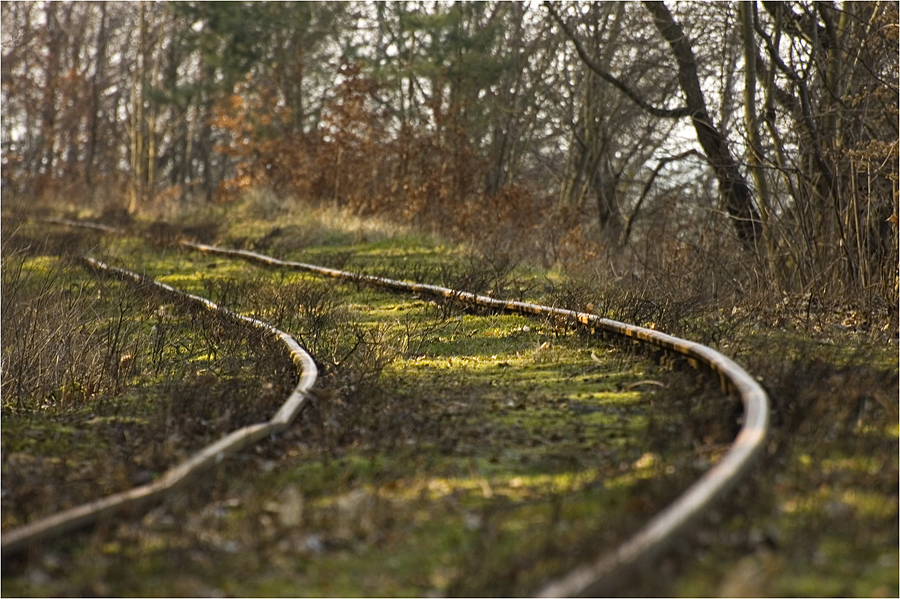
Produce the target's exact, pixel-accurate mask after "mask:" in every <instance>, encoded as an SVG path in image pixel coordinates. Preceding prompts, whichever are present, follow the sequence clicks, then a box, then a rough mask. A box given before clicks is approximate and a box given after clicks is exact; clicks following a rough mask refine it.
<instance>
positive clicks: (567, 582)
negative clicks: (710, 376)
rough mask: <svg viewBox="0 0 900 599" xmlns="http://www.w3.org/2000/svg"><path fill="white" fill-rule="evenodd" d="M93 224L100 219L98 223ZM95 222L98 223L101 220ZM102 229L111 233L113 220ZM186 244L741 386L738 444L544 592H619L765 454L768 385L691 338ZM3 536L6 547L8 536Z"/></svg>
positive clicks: (73, 223)
mask: <svg viewBox="0 0 900 599" xmlns="http://www.w3.org/2000/svg"><path fill="white" fill-rule="evenodd" d="M52 222H54V223H56V224H63V225H69V226H82V224H81V223H78V222H76V221H62V220H58V219H57V220H54V221H52ZM91 224H92V225H93V223H91ZM92 228H95V229H98V228H99V227H98V226H93V227H92ZM101 230H106V231H109V232H113V231H115V232H119V231H117V230H113V231H110V228H109V227H104V228H103V229H101ZM179 243H180V245H181V246H183V247H185V248H188V249H192V250H196V251H200V252H205V253H210V254H217V255H222V256H229V257H234V258H242V259H245V260H249V261H252V262H256V263H260V264H265V265H269V266H275V267H279V268H289V269H293V270H299V271H304V272H309V273H314V274H318V275H322V276H328V277H333V278H340V279H344V280H348V281H352V282H356V283H360V284H365V285H371V286H376V287H381V288H385V289H390V290H394V291H398V292H408V293H418V294H423V295H429V296H433V297H437V298H445V299H452V300H454V301H459V302H461V303H463V304H467V305H471V306H477V307H480V308H484V309H489V310H495V311H506V312H516V313H520V314H526V315H536V316H550V317H554V318H558V319H563V320H564V321H565V322H567V323H570V324H572V325H575V326H583V327H588V328H591V329H595V330H597V331H601V332H603V333H606V334H610V335H613V336H619V337H622V338H626V339H631V340H634V342H636V343H646V344H649V345H652V346H655V347H658V348H660V349H662V350H664V351H666V352H668V353H671V354H675V355H678V356H682V357H684V358H687V360H688V361H689V362H690V363H692V364H694V365H703V366H705V367H707V368H709V369H711V370H712V371H713V372H715V373H717V374H718V375H719V378H720V381H721V382H722V385H723V387H724V388H726V389H727V390H730V391H733V392H736V393H737V394H738V395H739V396H740V398H741V401H742V403H743V407H744V417H743V422H742V424H741V429H740V431H739V433H738V435H737V437H736V438H735V440H734V442H733V443H732V446H731V448H730V449H729V450H728V452H727V453H726V454H725V455H724V456H723V457H722V459H721V460H720V461H719V462H718V463H717V464H716V465H715V466H713V467H712V468H710V470H708V471H707V472H706V473H705V474H704V475H703V476H701V477H700V479H699V480H698V481H697V482H695V483H694V484H693V485H692V486H691V487H689V488H688V489H687V490H686V491H685V492H684V493H683V494H682V495H681V496H679V497H678V498H677V499H676V500H675V501H674V502H673V503H671V504H670V505H669V506H667V507H666V508H665V509H663V510H662V511H661V512H659V513H658V514H656V515H655V516H654V517H653V518H651V519H650V521H649V522H648V523H647V524H646V525H645V526H644V527H643V528H642V529H641V530H640V531H638V532H637V533H636V534H635V535H634V536H632V537H631V538H630V539H628V540H627V541H626V542H625V543H624V544H622V545H620V546H619V547H618V548H616V549H615V550H614V551H612V552H611V553H608V554H606V555H603V556H601V557H600V559H598V560H595V561H594V562H592V563H589V564H585V565H583V566H580V567H578V568H576V569H575V570H572V571H570V572H569V573H567V574H566V575H564V576H562V577H560V578H558V579H557V580H553V581H551V582H550V583H548V584H547V585H545V586H544V587H543V588H541V589H539V590H538V592H537V595H538V596H541V597H568V596H576V595H604V594H610V593H612V592H615V590H616V589H618V588H619V587H620V585H621V584H622V583H623V582H625V581H627V579H628V577H629V576H630V575H631V574H632V573H633V572H635V571H636V570H637V569H638V568H640V567H641V566H643V565H645V564H648V563H650V562H651V561H652V560H653V558H654V557H656V556H658V555H659V554H660V553H662V552H663V551H665V550H666V549H667V548H668V547H670V546H671V544H672V543H673V542H674V540H675V539H676V538H677V536H678V535H679V533H681V532H682V531H684V530H685V528H686V527H687V526H688V525H689V524H691V523H692V522H694V521H696V520H697V519H699V518H700V517H701V516H702V515H703V513H704V511H705V510H706V509H707V508H709V507H710V506H711V504H713V503H714V502H715V501H716V500H717V499H720V498H721V497H722V496H723V495H724V494H725V493H727V492H728V491H729V490H730V489H731V488H732V487H733V486H734V485H735V484H737V482H738V481H740V480H741V479H742V477H743V476H745V475H746V474H747V473H748V471H749V469H750V468H751V466H752V465H753V464H754V462H755V460H756V459H757V458H758V457H759V456H760V455H761V453H762V451H763V448H764V446H765V440H766V436H767V434H768V429H769V402H768V397H767V396H766V393H765V391H764V390H763V388H762V387H761V386H760V385H759V383H757V382H756V380H754V379H753V377H752V376H750V375H749V374H748V373H747V372H746V371H744V370H743V369H742V368H741V367H740V366H738V365H737V364H736V363H735V362H734V361H732V360H731V359H730V358H728V357H726V356H724V355H722V354H721V353H719V352H717V351H715V350H714V349H711V348H709V347H706V346H704V345H701V344H699V343H695V342H692V341H687V340H685V339H680V338H678V337H673V336H671V335H667V334H665V333H661V332H659V331H654V330H651V329H647V328H644V327H638V326H634V325H629V324H625V323H622V322H618V321H615V320H610V319H608V318H601V317H599V316H597V315H594V314H590V313H586V312H577V311H573V310H565V309H561V308H553V307H550V306H543V305H540V304H533V303H528V302H520V301H506V300H501V299H495V298H492V297H488V296H484V295H478V294H475V293H471V292H467V291H457V290H453V289H448V288H446V287H439V286H436V285H427V284H421V283H410V282H406V281H396V280H393V279H388V278H385V277H377V276H373V275H365V274H360V273H350V272H345V271H341V270H336V269H332V268H326V267H322V266H316V265H313V264H306V263H303V262H291V261H285V260H279V259H277V258H273V257H271V256H266V255H263V254H258V253H256V252H251V251H247V250H237V249H227V248H220V247H216V246H211V245H206V244H201V243H195V242H190V241H181V242H179ZM6 536H7V535H4V543H3V545H4V552H5V550H6V549H5V547H6V539H5V537H6Z"/></svg>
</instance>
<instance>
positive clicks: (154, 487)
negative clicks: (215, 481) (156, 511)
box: [0, 258, 318, 557]
mask: <svg viewBox="0 0 900 599" xmlns="http://www.w3.org/2000/svg"><path fill="white" fill-rule="evenodd" d="M82 262H83V264H84V265H85V266H86V267H87V268H89V269H91V270H93V271H95V272H97V273H100V274H105V275H108V276H113V277H116V278H119V279H122V280H124V281H128V282H131V283H134V284H137V285H139V286H143V287H152V288H155V289H159V290H162V291H164V292H165V293H168V294H170V295H175V296H177V297H179V298H182V299H186V300H188V301H190V302H192V303H194V304H198V305H200V306H201V307H203V308H205V309H207V310H213V311H216V312H218V313H220V314H222V315H224V316H226V317H228V318H231V319H233V320H235V321H238V322H240V323H243V324H245V325H247V326H251V327H255V328H259V329H262V330H263V331H265V332H267V333H269V334H271V335H273V336H275V337H276V338H278V339H279V340H280V341H281V342H282V343H283V344H284V345H285V346H286V347H287V349H288V352H289V354H290V356H291V360H292V361H293V362H294V364H295V365H296V366H297V367H298V369H299V371H300V380H299V382H298V383H297V386H296V387H294V390H293V391H292V392H291V394H290V395H289V396H288V398H287V399H286V400H285V402H284V403H283V404H282V405H281V407H280V408H279V409H278V411H277V412H276V413H275V415H274V416H273V417H272V418H271V419H270V420H268V421H267V422H262V423H257V424H251V425H249V426H245V427H243V428H239V429H237V430H235V431H232V432H230V433H228V434H227V435H225V436H224V437H222V438H221V439H219V440H218V441H215V442H214V443H211V444H210V445H207V446H206V447H204V448H203V449H201V450H200V451H198V452H197V453H195V454H194V455H193V456H191V457H190V458H188V459H187V460H185V461H184V462H182V463H181V464H178V465H177V466H174V467H172V468H170V469H169V470H167V471H166V472H165V473H163V474H162V476H160V477H159V478H158V479H156V480H155V481H154V482H152V483H149V484H146V485H143V486H140V487H135V488H133V489H130V490H128V491H123V492H121V493H116V494H113V495H109V496H107V497H104V498H102V499H99V500H97V501H92V502H89V503H85V504H82V505H79V506H76V507H74V508H71V509H68V510H64V511H62V512H58V513H56V514H53V515H52V516H49V517H47V518H43V519H41V520H38V521H36V522H33V523H31V524H27V525H24V526H21V527H19V528H15V529H13V530H9V531H4V533H3V536H2V538H0V545H2V555H3V557H6V556H8V555H12V554H15V553H18V552H20V551H22V550H23V549H25V548H26V547H28V546H29V545H32V544H34V543H38V542H41V541H44V540H47V539H50V538H53V537H57V536H60V535H62V534H65V533H67V532H70V531H72V530H76V529H78V528H82V527H85V526H89V525H91V524H93V523H94V522H96V521H98V520H99V519H101V518H105V517H108V516H112V515H114V514H116V513H120V512H123V511H125V510H130V511H138V510H141V509H143V508H145V507H147V506H149V505H150V504H152V503H154V502H156V501H157V500H159V499H161V498H162V497H163V496H164V495H166V494H168V493H170V492H172V491H174V490H175V489H178V488H180V487H181V486H183V485H185V484H187V483H189V482H191V481H193V480H195V479H196V478H197V476H198V475H199V474H200V473H202V472H203V471H205V470H207V469H209V468H210V467H212V466H214V465H216V464H218V463H219V462H221V461H222V459H223V458H225V457H226V456H228V455H231V454H234V453H237V452H239V451H241V450H242V449H244V448H245V447H248V446H250V445H252V444H254V443H256V442H257V441H260V440H262V439H264V438H266V437H268V436H270V435H274V434H277V433H280V432H282V431H284V430H285V429H286V428H287V427H288V426H289V425H290V424H291V422H293V420H294V418H295V417H296V416H297V414H298V413H299V412H300V410H301V409H302V408H303V407H304V405H305V404H306V399H307V397H308V395H307V394H308V393H309V391H310V390H311V389H312V387H313V385H314V384H315V382H316V377H317V376H318V370H317V368H316V363H315V361H314V360H313V359H312V356H310V355H309V354H308V353H307V352H306V350H304V349H303V348H302V347H300V344H299V343H297V342H296V341H295V340H294V339H293V338H292V337H291V336H290V335H288V334H287V333H285V332H284V331H281V330H279V329H277V328H275V327H273V326H272V325H270V324H267V323H265V322H263V321H261V320H257V319H255V318H250V317H249V316H244V315H242V314H238V313H236V312H232V311H230V310H226V309H225V308H221V307H219V306H217V305H216V304H214V303H213V302H211V301H209V300H208V299H206V298H203V297H199V296H196V295H191V294H189V293H186V292H184V291H181V290H179V289H176V288H174V287H172V286H170V285H166V284H165V283H160V282H158V281H155V280H153V279H151V278H149V277H146V276H143V275H139V274H137V273H134V272H131V271H129V270H125V269H122V268H116V267H113V266H109V265H107V264H104V263H103V262H100V261H99V260H95V259H93V258H82Z"/></svg>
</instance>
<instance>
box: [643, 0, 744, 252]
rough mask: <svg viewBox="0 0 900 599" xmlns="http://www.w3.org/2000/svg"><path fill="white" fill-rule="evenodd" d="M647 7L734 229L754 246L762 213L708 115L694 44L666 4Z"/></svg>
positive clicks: (721, 135)
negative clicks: (675, 71) (669, 52)
mask: <svg viewBox="0 0 900 599" xmlns="http://www.w3.org/2000/svg"><path fill="white" fill-rule="evenodd" d="M644 7H645V8H646V9H647V12H649V13H650V14H651V15H652V16H653V22H654V25H656V29H657V31H659V33H660V35H662V37H663V39H665V40H666V41H667V42H668V43H669V47H670V48H671V49H672V54H673V55H674V56H675V59H676V61H677V63H678V83H679V85H680V87H681V91H682V92H683V93H684V97H685V102H686V103H687V108H688V111H689V114H690V117H691V121H692V122H693V125H694V130H695V131H696V133H697V141H698V142H700V146H701V147H702V148H703V153H704V154H705V155H706V160H707V161H708V162H709V164H710V166H711V167H712V168H713V171H714V172H715V174H716V179H717V180H718V182H719V190H720V193H721V195H722V199H723V201H724V203H725V209H726V210H727V211H728V214H729V216H731V219H732V222H733V223H734V228H735V232H736V233H737V236H738V238H739V239H740V240H741V242H742V243H743V244H744V245H745V246H746V247H748V248H753V249H755V248H756V245H757V243H758V242H759V241H760V239H761V235H762V227H761V220H760V217H759V212H757V210H756V206H755V205H754V201H753V194H752V193H751V191H750V187H749V186H748V185H747V181H746V180H745V179H744V176H743V174H741V171H740V168H739V167H738V163H737V161H736V160H735V159H734V156H732V154H731V151H730V150H729V148H728V141H727V140H726V139H725V136H724V135H723V134H722V133H721V132H720V131H719V130H718V129H716V127H715V125H713V123H712V120H711V119H710V117H709V112H708V111H707V109H706V100H705V99H704V97H703V91H702V90H701V89H700V78H699V76H698V74H697V61H696V60H695V58H694V51H693V49H692V48H691V44H690V42H689V41H688V39H687V37H686V36H685V34H684V30H683V29H682V28H681V26H680V25H679V24H678V23H676V22H675V19H674V18H673V17H672V14H671V13H670V12H669V9H668V8H666V5H665V4H663V3H662V2H647V1H645V2H644Z"/></svg>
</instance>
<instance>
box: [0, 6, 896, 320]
mask: <svg viewBox="0 0 900 599" xmlns="http://www.w3.org/2000/svg"><path fill="white" fill-rule="evenodd" d="M2 25H3V27H2V28H3V33H2V108H3V123H2V167H3V182H2V186H3V200H4V201H16V199H22V198H27V199H28V202H29V204H31V205H38V204H40V203H41V201H50V200H54V201H55V200H59V199H60V198H64V199H65V200H66V201H67V202H69V203H70V205H71V206H72V207H73V208H77V207H84V206H90V207H93V208H97V209H98V210H100V211H105V212H106V213H107V216H109V215H111V214H120V215H125V214H131V215H134V214H135V213H140V212H143V213H145V214H153V215H164V216H166V217H168V218H175V217H174V216H173V215H177V214H178V213H180V212H183V211H184V210H187V209H190V208H191V207H195V206H197V205H202V204H209V203H227V202H231V201H234V200H235V199H236V198H239V197H240V196H241V195H242V194H245V193H247V192H248V191H252V192H254V193H260V192H263V191H264V192H265V193H268V194H272V195H273V196H278V197H281V198H291V201H296V202H304V203H310V204H313V205H335V206H339V207H342V208H344V209H346V210H349V211H352V212H355V213H358V214H362V215H378V216H379V217H380V218H384V219H388V220H395V221H402V222H410V223H412V224H413V225H414V226H416V227H419V228H420V229H423V230H427V231H430V232H434V233H437V234H439V235H442V236H445V237H447V238H451V239H453V240H457V241H463V242H468V243H470V244H472V245H474V246H476V247H478V248H479V249H480V250H481V251H483V252H485V253H486V254H487V253H489V254H491V255H494V256H498V255H500V256H505V257H507V258H508V259H510V260H514V261H519V260H523V259H527V260H528V261H531V262H534V263H537V264H540V265H542V266H545V267H561V268H564V269H567V270H568V271H570V272H576V273H582V274H585V275H588V276H593V277H598V278H602V279H605V280H609V281H613V282H614V281H625V280H627V281H631V282H633V281H639V282H640V283H641V284H642V285H646V286H651V287H653V288H656V289H658V290H671V289H674V288H679V289H683V290H685V292H686V293H688V294H689V295H691V294H693V295H694V296H697V297H701V298H702V299H703V300H706V301H711V302H713V303H717V302H718V301H723V300H724V301H728V302H730V301H733V300H734V298H735V297H762V298H764V300H765V302H766V303H769V304H772V303H778V302H782V301H787V299H786V298H791V299H790V301H797V302H803V303H804V304H805V305H806V306H807V310H809V309H811V308H816V307H818V308H822V307H825V308H828V307H833V306H837V305H840V306H846V305H852V306H854V307H855V308H856V309H857V310H860V311H862V312H863V313H865V314H866V315H867V316H865V317H864V318H872V319H873V323H872V324H876V323H875V321H877V324H878V327H879V328H882V327H887V328H888V329H892V330H893V334H896V328H897V324H896V323H897V302H898V272H897V257H898V250H897V239H898V237H897V212H898V187H897V185H898V172H897V171H898V121H897V118H898V35H897V33H898V32H897V29H898V12H897V5H896V3H893V2H852V3H833V2H814V3H812V2H759V3H758V2H750V3H696V2H684V3H671V4H669V5H666V4H662V3H650V2H647V3H643V4H640V3H617V2H602V3H566V4H548V3H545V4H539V3H506V2H479V3H462V2H457V3H447V2H392V3H375V2H341V3H338V2H322V3H315V2H298V3H254V2H240V3H203V2H184V3H160V2H152V3H149V2H141V3H125V2H122V3H118V2H112V3H100V2H97V3H94V2H83V3H82V2H46V3H33V2H4V3H3V5H2Z"/></svg>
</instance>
